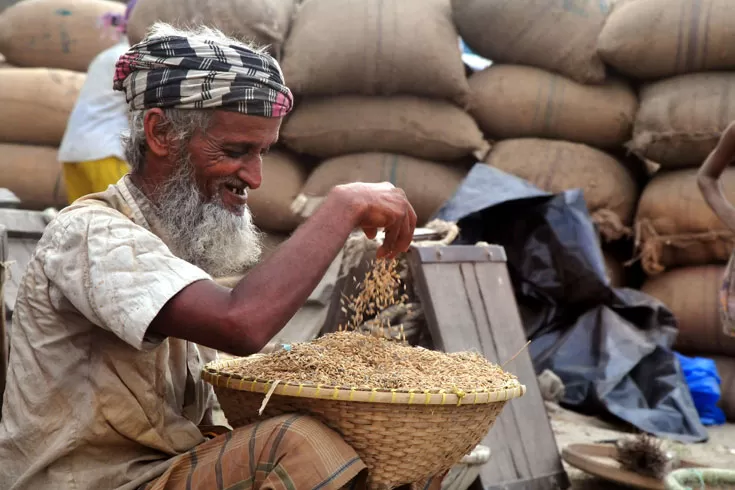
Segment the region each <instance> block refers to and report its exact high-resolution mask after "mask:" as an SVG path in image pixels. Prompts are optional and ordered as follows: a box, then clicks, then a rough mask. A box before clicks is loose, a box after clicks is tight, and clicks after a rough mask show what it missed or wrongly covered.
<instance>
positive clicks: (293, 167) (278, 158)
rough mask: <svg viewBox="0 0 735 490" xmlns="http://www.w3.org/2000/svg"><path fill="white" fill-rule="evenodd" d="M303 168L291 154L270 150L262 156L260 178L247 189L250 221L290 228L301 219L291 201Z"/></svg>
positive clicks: (278, 228) (271, 227) (301, 181)
mask: <svg viewBox="0 0 735 490" xmlns="http://www.w3.org/2000/svg"><path fill="white" fill-rule="evenodd" d="M306 175H307V171H306V169H305V168H304V167H303V166H302V165H301V164H300V162H299V161H298V160H297V159H295V158H294V157H293V156H291V155H289V154H287V153H284V152H280V151H272V152H271V153H269V154H268V155H267V156H265V157H264V158H263V182H262V184H261V186H260V187H259V188H258V189H255V190H252V191H250V192H248V206H249V207H250V210H251V211H252V213H253V221H254V222H255V224H256V225H257V226H258V227H259V228H262V229H264V230H268V231H278V232H281V231H285V232H290V231H293V230H294V229H295V228H296V227H297V226H298V225H299V223H300V222H301V219H300V218H299V216H297V215H296V214H294V213H293V212H291V203H292V202H293V200H294V199H296V196H298V194H299V191H300V190H301V187H302V186H303V185H304V182H305V181H306Z"/></svg>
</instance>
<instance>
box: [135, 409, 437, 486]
mask: <svg viewBox="0 0 735 490" xmlns="http://www.w3.org/2000/svg"><path fill="white" fill-rule="evenodd" d="M202 432H203V433H204V435H205V436H207V437H212V439H209V440H208V441H206V442H203V443H202V444H200V445H199V446H197V447H195V448H194V449H192V450H190V451H189V452H187V453H185V454H182V455H181V456H178V457H176V458H175V459H174V461H173V462H172V464H171V466H170V467H169V469H168V470H167V471H166V472H165V473H164V474H163V475H161V476H160V477H159V478H157V479H156V480H153V481H151V482H149V483H147V484H145V485H143V486H141V487H139V489H138V490H199V489H203V490H204V489H206V490H210V489H212V490H251V489H252V490H302V489H304V490H306V489H312V490H331V489H340V488H346V489H350V490H360V489H363V488H364V486H365V481H366V478H367V473H366V466H365V464H364V463H363V462H362V460H361V459H360V457H359V456H358V455H357V453H356V452H355V450H354V449H352V448H351V447H350V446H349V445H348V444H347V443H346V442H344V440H342V438H341V437H340V435H339V434H337V433H336V432H334V431H333V430H331V429H329V428H328V427H326V426H325V425H323V424H321V423H320V422H318V421H316V420H314V419H312V418H310V417H308V416H306V415H299V414H291V415H282V416H280V417H274V418H272V419H268V420H265V421H263V422H258V423H256V424H253V425H249V426H247V427H241V428H239V429H235V430H233V431H224V430H218V429H217V428H210V429H204V430H203V431H202ZM223 432H224V433H223ZM217 434H219V435H217ZM443 476H444V475H440V476H436V477H434V478H429V479H428V480H427V481H423V482H415V483H413V484H411V485H406V486H405V487H401V488H409V489H411V490H439V489H440V488H441V481H442V479H443Z"/></svg>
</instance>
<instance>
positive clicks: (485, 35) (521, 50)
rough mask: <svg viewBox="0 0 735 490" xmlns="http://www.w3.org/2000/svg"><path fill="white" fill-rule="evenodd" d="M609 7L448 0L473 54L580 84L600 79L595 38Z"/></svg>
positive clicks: (532, 0)
mask: <svg viewBox="0 0 735 490" xmlns="http://www.w3.org/2000/svg"><path fill="white" fill-rule="evenodd" d="M608 8H609V7H608V2H607V1H605V0H603V1H599V2H591V1H571V2H570V1H569V0H544V1H542V2H539V1H538V0H452V9H453V13H454V22H455V24H456V25H457V29H458V30H459V34H460V36H462V39H464V41H465V42H466V43H467V45H468V46H469V47H470V48H471V49H472V50H473V51H474V52H476V53H477V54H479V55H481V56H484V57H485V58H488V59H491V60H493V61H494V62H496V63H512V64H519V65H530V66H536V67H538V68H544V69H546V70H549V71H553V72H556V73H562V74H564V75H566V76H568V77H570V78H572V79H574V80H576V81H578V82H581V83H600V82H602V81H603V80H604V79H605V65H604V64H603V62H602V60H601V59H600V58H599V57H598V56H597V36H598V35H599V34H600V31H601V30H602V26H603V24H604V22H605V17H606V15H607V11H608Z"/></svg>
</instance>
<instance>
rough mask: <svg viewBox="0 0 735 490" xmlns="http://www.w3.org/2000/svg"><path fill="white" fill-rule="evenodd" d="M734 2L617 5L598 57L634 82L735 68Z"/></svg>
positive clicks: (671, 0)
mask: <svg viewBox="0 0 735 490" xmlns="http://www.w3.org/2000/svg"><path fill="white" fill-rule="evenodd" d="M731 8H732V2H731V1H730V0H697V1H696V2H695V1H692V0H635V1H631V2H627V3H622V4H621V5H620V6H616V8H615V9H614V11H613V12H612V13H611V14H610V16H609V18H608V20H607V22H606V24H605V27H604V28H603V29H602V32H601V33H600V38H599V40H598V53H599V55H600V57H601V58H602V59H603V60H605V61H606V62H607V63H609V64H610V65H612V66H614V67H615V68H617V69H618V70H620V71H621V72H622V73H625V74H626V75H630V76H632V77H635V78H643V79H650V78H665V77H671V76H674V75H677V74H681V73H694V72H702V71H707V70H728V69H732V68H735V52H733V50H732V43H733V40H735V24H733V22H732V14H731Z"/></svg>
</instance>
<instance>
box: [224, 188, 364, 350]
mask: <svg viewBox="0 0 735 490" xmlns="http://www.w3.org/2000/svg"><path fill="white" fill-rule="evenodd" d="M344 206H345V205H344V203H343V202H342V201H340V200H339V199H336V198H335V199H327V200H325V201H324V203H323V204H322V205H321V206H320V207H319V209H318V210H317V211H316V213H314V215H312V216H311V218H309V220H308V221H306V222H305V223H304V224H303V225H301V226H300V227H299V228H298V229H297V230H296V231H295V232H294V234H293V236H292V237H291V238H289V239H288V240H286V241H285V242H284V243H283V244H281V246H280V247H278V249H277V250H276V251H275V252H274V253H273V254H272V255H271V256H270V257H268V259H267V260H265V261H264V262H263V263H261V264H259V265H258V266H256V267H255V268H254V269H253V270H252V271H251V272H250V273H248V274H247V276H245V278H243V279H242V280H241V281H240V282H239V283H238V284H237V285H236V286H235V287H234V288H233V289H232V293H231V301H230V311H229V316H230V318H229V322H228V323H230V324H233V325H243V324H244V325H243V326H246V328H247V330H248V338H249V341H251V342H253V343H254V345H252V346H250V348H251V349H257V350H260V349H261V348H262V347H263V346H265V345H266V344H267V342H268V341H269V340H270V339H271V338H272V337H273V336H274V335H275V334H277V333H278V332H279V331H280V330H281V329H282V328H283V327H284V326H285V325H286V323H287V322H288V321H289V319H290V318H291V317H292V316H293V315H294V314H295V313H296V312H297V311H298V309H299V308H300V307H301V306H302V305H303V304H304V302H306V300H307V298H308V297H309V295H310V294H311V292H312V291H313V290H314V288H315V287H316V286H317V285H318V284H319V281H321V279H322V277H323V276H324V274H325V273H326V271H327V269H328V268H329V266H330V264H331V263H332V261H333V260H334V259H335V257H336V256H337V254H338V253H339V251H340V250H341V249H342V246H343V245H344V243H345V240H347V238H348V237H349V235H350V233H351V232H352V231H353V230H354V228H355V221H354V219H353V218H352V215H354V214H355V213H356V212H357V211H355V210H349V209H345V207H344ZM335 216H343V217H344V218H343V219H335ZM253 298H258V301H257V302H254V301H252V299H253ZM248 299H250V301H249V300H248Z"/></svg>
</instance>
